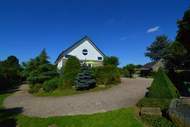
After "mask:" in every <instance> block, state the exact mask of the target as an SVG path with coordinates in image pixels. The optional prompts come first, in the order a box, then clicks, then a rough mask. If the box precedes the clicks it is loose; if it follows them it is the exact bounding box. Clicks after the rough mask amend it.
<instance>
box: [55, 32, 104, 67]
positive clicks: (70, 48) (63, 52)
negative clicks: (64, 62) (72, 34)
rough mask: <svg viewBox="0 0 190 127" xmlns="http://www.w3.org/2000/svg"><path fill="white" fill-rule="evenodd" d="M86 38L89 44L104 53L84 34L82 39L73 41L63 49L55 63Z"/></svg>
mask: <svg viewBox="0 0 190 127" xmlns="http://www.w3.org/2000/svg"><path fill="white" fill-rule="evenodd" d="M86 40H88V41H89V42H90V43H91V45H92V46H93V47H94V48H95V49H96V50H97V51H98V52H99V53H100V54H101V55H103V56H105V54H104V53H103V52H102V51H101V50H100V49H99V48H98V47H97V46H96V45H95V43H93V42H92V40H91V39H90V38H89V37H88V36H84V37H83V38H82V39H80V40H79V41H77V42H75V43H74V44H73V45H71V46H70V47H69V48H67V49H65V50H63V51H62V52H61V53H60V54H59V56H58V58H57V59H56V61H55V63H56V64H57V62H58V61H59V60H60V58H62V57H63V56H65V55H67V54H68V53H69V52H71V51H72V50H73V49H75V48H76V47H78V46H79V45H80V44H82V43H83V42H84V41H86Z"/></svg>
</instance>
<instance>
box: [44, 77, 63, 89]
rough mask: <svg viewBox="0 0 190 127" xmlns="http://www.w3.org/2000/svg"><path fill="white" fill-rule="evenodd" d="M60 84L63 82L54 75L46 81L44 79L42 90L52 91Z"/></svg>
mask: <svg viewBox="0 0 190 127" xmlns="http://www.w3.org/2000/svg"><path fill="white" fill-rule="evenodd" d="M62 84H63V81H62V79H61V78H58V77H56V78H53V79H50V80H48V81H45V82H44V83H43V90H44V91H45V92H52V91H54V90H55V89H57V88H58V87H59V86H61V85H62Z"/></svg>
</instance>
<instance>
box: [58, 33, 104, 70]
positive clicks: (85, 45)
mask: <svg viewBox="0 0 190 127" xmlns="http://www.w3.org/2000/svg"><path fill="white" fill-rule="evenodd" d="M69 56H76V57H77V58H78V59H79V60H80V62H81V64H82V63H84V62H85V63H86V64H87V65H88V66H90V67H95V66H102V64H103V60H104V57H105V55H104V53H103V52H102V51H101V50H100V49H99V48H98V47H97V46H96V45H95V43H93V42H92V40H91V39H90V38H89V37H87V36H85V37H83V38H82V39H80V40H79V41H77V42H76V43H74V44H73V45H72V46H71V47H69V48H67V49H66V50H64V51H62V52H61V53H60V55H59V56H58V58H57V59H56V61H55V63H56V65H57V68H58V69H61V68H62V67H63V66H64V64H65V62H66V60H67V59H68V57H69Z"/></svg>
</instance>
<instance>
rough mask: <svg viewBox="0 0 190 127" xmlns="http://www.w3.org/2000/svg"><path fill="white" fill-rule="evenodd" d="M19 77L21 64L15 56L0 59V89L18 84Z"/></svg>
mask: <svg viewBox="0 0 190 127" xmlns="http://www.w3.org/2000/svg"><path fill="white" fill-rule="evenodd" d="M21 78H22V77H21V66H20V64H19V60H18V59H17V58H16V57H15V56H9V57H7V59H6V60H4V61H0V91H1V90H2V91H3V90H6V89H11V88H12V87H15V86H17V85H19V83H20V82H21Z"/></svg>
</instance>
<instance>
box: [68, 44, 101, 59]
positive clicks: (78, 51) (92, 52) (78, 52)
mask: <svg viewBox="0 0 190 127" xmlns="http://www.w3.org/2000/svg"><path fill="white" fill-rule="evenodd" d="M83 49H87V50H88V54H87V55H83V54H82V50H83ZM68 55H72V56H76V57H77V58H78V59H79V60H85V59H86V60H98V57H102V60H103V56H102V55H101V54H100V53H99V52H98V51H97V50H96V49H95V48H94V47H93V46H92V45H91V43H90V42H89V41H88V40H85V41H84V42H83V43H82V44H80V45H79V46H78V47H77V48H75V49H74V50H72V51H71V52H70V53H69V54H68ZM102 60H101V61H102Z"/></svg>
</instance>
